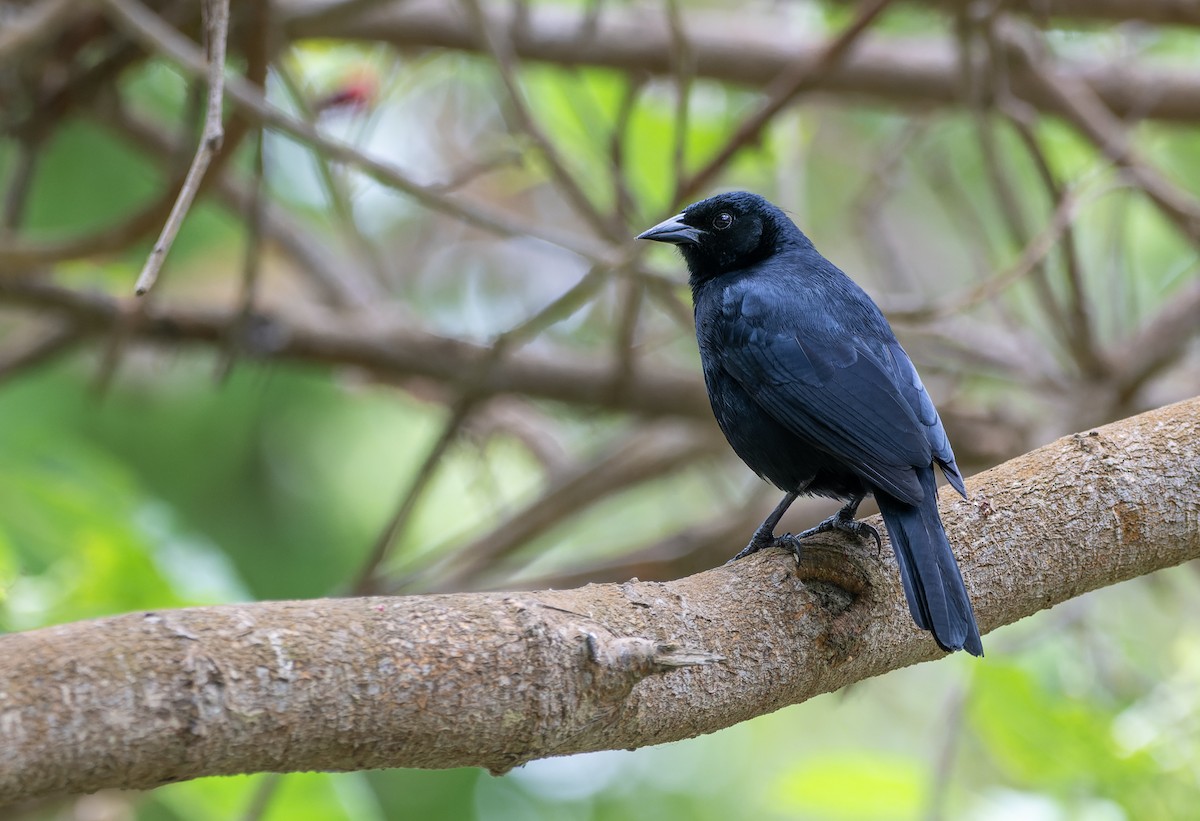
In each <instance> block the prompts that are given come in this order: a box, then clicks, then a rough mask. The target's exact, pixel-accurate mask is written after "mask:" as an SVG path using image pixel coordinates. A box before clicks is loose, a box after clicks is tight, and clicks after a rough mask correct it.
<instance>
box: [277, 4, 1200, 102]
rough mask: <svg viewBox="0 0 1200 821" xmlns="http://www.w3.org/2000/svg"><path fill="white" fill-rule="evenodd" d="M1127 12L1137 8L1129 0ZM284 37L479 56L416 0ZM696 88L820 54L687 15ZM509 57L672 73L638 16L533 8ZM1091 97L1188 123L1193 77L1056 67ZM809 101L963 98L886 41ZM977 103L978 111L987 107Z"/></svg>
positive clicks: (305, 26)
mask: <svg viewBox="0 0 1200 821" xmlns="http://www.w3.org/2000/svg"><path fill="white" fill-rule="evenodd" d="M1127 2H1130V3H1133V4H1135V5H1136V4H1137V2H1138V0H1127ZM281 12H282V14H283V15H284V27H285V30H286V31H287V33H288V35H289V36H290V37H292V38H304V37H338V38H346V39H351V40H365V41H369V42H379V41H384V42H389V43H392V44H393V45H395V46H397V47H400V48H449V49H456V50H460V51H467V52H474V53H482V52H483V49H482V48H481V46H480V43H479V41H478V38H477V37H476V36H475V33H474V30H473V27H472V26H471V25H470V23H469V21H467V20H466V19H465V18H464V17H463V16H462V15H460V14H459V13H458V12H457V9H456V8H455V7H454V5H453V4H450V3H423V2H418V1H417V0H412V2H407V3H403V4H388V5H386V6H383V5H381V6H378V7H375V8H370V9H366V10H362V11H360V12H358V13H355V14H346V15H338V14H333V15H330V4H329V3H328V2H326V0H319V2H314V1H313V0H310V1H309V2H297V3H289V4H288V5H287V7H286V8H284V9H282V10H281ZM687 36H688V43H689V46H690V49H691V55H692V58H693V62H692V65H693V66H694V72H695V77H697V78H705V79H711V80H720V81H723V82H730V83H737V84H742V85H747V86H752V87H755V88H761V87H765V86H766V85H767V84H768V83H770V82H771V81H772V80H773V79H774V78H776V77H778V76H779V74H780V72H782V71H784V70H786V69H787V68H788V67H789V66H796V65H801V64H803V63H805V62H807V63H808V64H810V65H811V64H815V63H816V62H818V61H819V60H820V55H821V53H822V49H823V48H824V44H823V43H819V42H812V41H804V40H797V39H795V38H792V37H787V36H781V31H780V28H779V26H778V25H775V24H774V23H770V22H766V23H764V22H758V23H755V22H753V21H749V20H744V21H740V22H739V26H738V30H737V31H736V32H731V31H730V30H729V25H728V17H727V16H725V15H723V14H722V15H705V14H703V13H701V12H695V13H690V12H689V14H688V15H687ZM509 38H510V40H511V42H512V46H513V52H514V54H515V55H516V56H518V57H520V58H521V59H523V60H527V61H529V60H532V61H544V62H549V63H554V64H557V65H565V66H598V67H605V68H614V69H619V70H622V71H637V72H648V73H651V74H656V75H659V76H662V77H670V76H672V73H673V71H674V65H673V57H672V55H673V51H672V46H671V43H672V34H671V31H670V27H669V25H667V24H666V23H665V22H664V21H662V20H660V19H657V18H656V17H655V16H652V15H647V14H645V13H644V12H641V11H637V10H632V9H631V10H629V11H627V12H626V11H622V10H619V9H614V8H606V9H605V13H604V14H603V15H601V16H600V19H599V22H598V24H597V25H595V26H592V27H590V28H589V27H588V26H587V25H586V21H585V19H584V18H582V17H581V16H580V15H579V14H578V13H577V12H575V11H573V10H569V9H566V8H561V7H556V6H547V5H536V6H532V7H531V8H530V9H529V11H528V13H527V14H525V15H521V16H520V17H519V18H516V19H514V21H513V30H512V31H511V32H510V33H509ZM1055 73H1056V75H1057V76H1060V77H1070V78H1073V79H1075V80H1077V81H1078V82H1081V83H1084V84H1086V85H1087V86H1089V87H1091V88H1092V90H1093V91H1094V93H1095V94H1096V96H1097V97H1099V99H1101V100H1102V101H1103V102H1104V104H1105V105H1106V106H1107V107H1108V108H1109V109H1111V110H1112V111H1113V112H1114V113H1116V114H1117V115H1118V116H1121V117H1126V116H1130V115H1137V116H1140V117H1145V118H1150V119H1164V120H1176V121H1182V122H1196V121H1198V120H1200V77H1197V75H1196V73H1195V72H1194V71H1191V70H1189V69H1187V68H1186V67H1180V68H1178V69H1171V68H1145V67H1141V66H1135V65H1128V64H1120V65H1117V64H1113V63H1112V62H1105V61H1097V62H1094V63H1088V64H1080V65H1063V66H1061V67H1056V68H1055ZM1011 87H1012V92H1013V93H1014V94H1016V95H1017V96H1019V97H1020V98H1021V99H1023V100H1026V101H1028V102H1029V103H1030V104H1031V105H1033V106H1034V107H1035V108H1036V109H1038V110H1039V111H1041V112H1045V113H1052V114H1066V113H1067V109H1066V108H1065V107H1064V105H1063V101H1062V100H1061V99H1059V98H1058V97H1057V96H1056V95H1054V94H1052V93H1050V92H1048V91H1047V90H1046V89H1045V88H1043V87H1042V86H1041V85H1040V84H1039V83H1038V82H1037V81H1036V80H1035V79H1034V78H1032V77H1030V76H1028V75H1027V74H1025V73H1023V72H1017V73H1015V74H1014V75H1013V76H1012V77H1011ZM818 90H819V91H822V92H825V93H826V94H828V95H831V96H832V97H833V98H835V99H837V100H842V101H844V100H846V99H847V98H861V97H868V98H871V99H873V100H876V101H879V102H882V103H885V104H889V105H900V106H915V107H919V108H921V109H922V110H925V109H928V108H930V107H932V106H961V105H962V104H963V103H964V102H965V101H966V99H967V93H966V89H964V88H963V87H962V75H961V72H960V70H959V66H958V61H957V57H956V56H955V52H954V50H953V49H952V48H950V47H949V46H948V45H947V44H946V43H944V42H939V41H936V40H931V39H920V40H909V41H905V40H903V39H902V38H896V37H890V38H888V39H887V40H886V41H882V40H876V41H864V42H861V43H859V44H858V45H857V46H856V48H855V51H854V54H852V55H851V56H850V57H849V58H848V59H847V60H846V61H845V62H844V63H842V64H841V65H840V66H838V67H836V68H834V69H833V70H831V71H830V72H829V73H828V75H827V76H825V77H824V78H823V79H822V82H821V83H820V88H819V89H818ZM982 102H984V103H988V102H989V101H988V100H986V99H985V100H983V101H982Z"/></svg>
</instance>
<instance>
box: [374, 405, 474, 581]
mask: <svg viewBox="0 0 1200 821" xmlns="http://www.w3.org/2000/svg"><path fill="white" fill-rule="evenodd" d="M477 404H478V397H477V394H475V393H474V392H470V393H466V392H465V393H463V394H462V395H461V396H460V397H459V399H458V401H457V402H455V403H454V405H453V407H452V408H451V409H450V416H449V417H447V419H446V422H445V424H443V426H442V432H441V433H440V434H439V435H438V438H437V439H435V440H434V442H433V444H432V445H431V446H430V448H429V452H428V453H426V454H425V458H424V459H423V460H422V461H421V465H420V467H418V468H417V471H416V473H414V474H413V477H412V479H411V480H410V481H409V483H408V487H407V488H406V489H405V491H404V493H403V494H402V495H401V497H400V503H399V504H398V505H397V506H396V510H395V512H394V513H393V514H392V516H391V518H390V519H389V520H388V523H387V526H386V527H384V529H383V531H382V532H381V533H380V534H379V538H377V539H376V540H375V545H374V547H372V548H371V552H370V553H369V554H367V559H366V561H365V562H363V564H362V567H361V568H360V569H359V571H358V575H357V577H356V578H355V581H354V584H353V586H352V588H351V590H352V592H353V594H354V595H356V596H367V595H371V594H373V593H375V592H377V591H376V590H375V581H376V577H377V576H378V574H379V570H380V568H381V567H382V566H383V563H384V562H385V561H386V560H387V557H388V554H389V553H391V550H392V546H393V545H394V544H396V541H397V540H398V539H399V538H400V534H402V533H403V532H404V529H405V528H406V527H407V526H408V523H409V521H410V520H411V519H412V514H413V512H414V511H415V510H416V509H417V505H418V503H419V502H420V501H421V497H422V495H424V493H425V490H426V489H427V488H428V487H429V484H430V482H431V481H432V480H433V477H434V475H435V474H436V473H437V469H438V467H439V466H440V465H441V463H442V459H443V458H444V457H445V455H446V452H447V451H448V450H449V449H450V446H451V445H452V444H454V441H455V439H457V438H458V433H459V431H460V430H462V426H463V425H464V424H465V423H466V421H467V418H468V417H469V416H470V415H471V412H472V411H473V410H474V409H475V407H476V405H477Z"/></svg>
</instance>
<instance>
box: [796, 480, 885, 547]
mask: <svg viewBox="0 0 1200 821" xmlns="http://www.w3.org/2000/svg"><path fill="white" fill-rule="evenodd" d="M865 498H866V494H865V493H860V494H859V495H857V496H855V497H853V498H852V499H850V501H849V502H847V503H846V504H845V506H844V507H842V509H841V510H839V511H838V512H837V513H835V514H833V515H832V516H830V517H829V518H828V519H826V520H825V521H823V522H821V523H820V524H819V525H817V526H816V527H810V528H809V529H808V530H806V531H804V532H803V533H797V534H796V535H795V536H793V537H792V538H793V539H806V538H808V537H809V536H816V535H817V534H818V533H828V532H829V531H831V530H840V531H842V532H843V533H849V534H850V535H852V536H854V537H855V538H859V539H861V538H862V537H863V536H871V537H872V538H874V539H875V547H876V549H878V550H882V549H883V540H882V539H880V538H879V531H878V530H876V529H875V528H873V527H871V526H870V525H869V524H867V523H866V522H860V521H858V520H857V519H855V518H854V514H855V513H857V512H858V506H859V505H861V504H862V500H863V499H865Z"/></svg>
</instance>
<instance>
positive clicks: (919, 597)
mask: <svg viewBox="0 0 1200 821" xmlns="http://www.w3.org/2000/svg"><path fill="white" fill-rule="evenodd" d="M917 474H918V477H919V479H920V481H921V487H922V488H923V489H924V491H925V498H924V499H923V500H922V501H921V503H920V504H919V505H907V504H904V503H903V502H901V501H899V500H897V499H894V498H892V497H890V496H888V495H887V494H884V493H876V494H875V500H876V501H877V502H878V503H879V512H880V513H882V514H883V521H884V524H886V525H887V529H888V535H889V536H890V537H891V540H892V547H893V549H895V551H896V563H897V564H898V565H900V579H901V581H903V582H904V594H905V595H906V596H907V597H908V609H909V611H910V612H911V613H912V617H913V621H915V622H916V623H917V625H918V626H920V627H921V628H923V629H925V630H928V631H930V632H931V633H933V638H934V641H936V642H937V643H938V646H939V647H941V648H942V649H943V650H945V651H947V652H951V651H954V650H966V651H967V652H968V653H970V654H972V655H975V656H982V655H983V643H982V642H981V641H980V639H979V627H978V626H977V625H976V624H975V613H974V611H972V610H971V600H970V599H968V598H967V588H966V587H965V586H964V585H963V580H962V574H961V573H960V572H959V570H958V563H957V562H956V561H955V560H954V553H953V552H951V550H950V542H949V540H947V539H946V531H945V530H943V529H942V520H941V519H940V518H939V517H938V510H937V480H936V478H935V476H934V473H933V467H932V466H931V467H928V468H924V469H918V471H917Z"/></svg>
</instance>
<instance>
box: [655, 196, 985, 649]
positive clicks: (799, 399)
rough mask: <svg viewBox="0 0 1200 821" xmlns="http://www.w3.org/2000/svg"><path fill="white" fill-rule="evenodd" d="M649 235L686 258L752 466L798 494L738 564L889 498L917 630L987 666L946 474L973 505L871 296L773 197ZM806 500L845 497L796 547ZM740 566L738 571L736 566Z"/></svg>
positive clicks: (730, 199) (730, 201) (857, 529)
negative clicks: (952, 527)
mask: <svg viewBox="0 0 1200 821" xmlns="http://www.w3.org/2000/svg"><path fill="white" fill-rule="evenodd" d="M638 239H649V240H655V241H657V242H668V243H671V244H673V245H676V246H678V247H679V251H680V253H682V254H683V258H684V261H685V262H687V267H688V271H689V273H690V278H689V284H690V285H691V288H692V298H693V301H694V303H695V311H696V339H697V341H698V342H699V343H700V361H701V363H702V364H703V367H704V382H705V385H706V386H707V388H708V398H709V401H710V402H711V403H712V408H713V413H714V414H715V415H716V417H717V422H718V424H720V426H721V430H722V431H724V432H725V438H726V439H728V440H729V444H730V445H732V446H733V449H734V451H735V452H736V453H737V455H738V456H740V457H741V459H742V461H743V462H745V463H746V464H747V465H748V466H749V467H750V469H751V470H753V471H754V472H755V473H757V474H758V475H759V476H760V477H762V478H764V479H766V480H768V481H770V482H771V483H772V484H774V485H775V486H777V487H778V488H779V489H780V490H783V491H784V492H785V493H786V495H785V496H784V497H783V500H782V501H781V502H780V503H779V505H778V506H777V507H776V508H775V510H774V511H773V512H772V513H771V515H770V516H768V517H767V519H766V521H764V522H763V523H762V525H761V526H759V528H758V530H757V531H755V533H754V536H753V537H752V538H751V539H750V543H749V544H748V545H746V548H745V549H744V550H742V551H741V552H740V553H738V554H737V555H736V556H734V558H733V560H736V559H740V558H742V557H743V556H748V555H749V554H751V553H754V552H756V551H758V550H761V549H762V548H764V547H772V546H784V547H788V548H789V549H791V550H793V551H798V550H799V545H798V544H797V542H796V540H797V539H803V538H804V537H806V536H811V535H813V534H815V533H821V532H825V531H829V530H843V531H847V532H849V533H852V534H854V535H855V536H863V535H870V536H873V537H874V538H875V540H876V542H877V543H880V539H879V533H878V532H876V530H875V529H874V528H873V527H871V526H870V525H868V524H866V523H865V522H860V521H857V520H855V518H854V515H855V513H856V511H857V510H858V506H859V504H860V503H861V502H862V500H863V498H865V497H866V495H867V494H868V493H870V494H873V495H874V496H875V499H876V501H877V502H878V503H879V510H880V512H881V513H882V514H883V521H884V523H885V524H886V525H887V529H888V533H889V534H890V535H891V541H892V546H893V548H894V549H895V551H896V563H897V564H898V565H899V566H900V577H901V580H902V581H903V582H904V592H905V594H906V595H907V597H908V607H909V610H910V612H911V613H912V617H913V620H914V621H915V622H916V623H917V624H918V625H919V626H920V627H921V628H923V629H925V630H929V631H930V632H931V633H933V638H934V640H935V641H936V642H937V643H938V646H939V647H941V648H942V649H943V650H946V651H953V650H962V649H965V650H967V652H969V653H972V654H974V655H976V656H981V655H983V644H982V643H981V641H980V638H979V628H978V626H976V624H975V614H974V613H973V612H972V610H971V602H970V600H969V599H968V598H967V590H966V587H964V586H963V580H962V575H961V574H960V573H959V570H958V564H957V563H956V562H955V560H954V554H953V552H951V550H950V543H949V541H948V540H947V539H946V532H945V531H944V530H943V529H942V521H941V519H940V518H939V516H938V509H937V479H936V476H935V474H934V470H933V466H934V465H935V464H936V465H938V466H939V467H940V468H941V470H942V473H943V474H945V476H946V479H947V480H948V481H949V482H950V484H951V485H952V486H953V487H954V489H955V490H957V491H958V492H959V493H961V494H962V495H963V497H964V498H965V497H966V488H965V487H964V486H963V479H962V474H960V473H959V471H958V466H957V465H956V464H955V463H954V452H953V451H952V450H951V449H950V441H949V440H948V439H947V438H946V431H945V429H944V428H943V427H942V422H941V419H939V418H938V413H937V409H936V408H934V406H933V402H932V401H931V400H930V398H929V394H928V393H927V392H926V391H925V386H924V385H922V384H921V378H920V377H919V376H918V375H917V370H916V368H915V367H914V366H913V363H912V360H910V359H909V358H908V354H906V353H905V352H904V349H903V348H901V347H900V343H899V342H897V341H896V336H895V334H894V333H892V329H891V326H890V325H888V322H887V320H886V319H885V318H884V316H883V313H882V312H881V311H880V310H879V308H878V306H876V305H875V303H874V302H873V301H871V298H870V297H869V296H867V294H866V293H865V292H864V291H863V290H862V289H861V288H860V287H858V285H856V284H855V283H854V282H853V281H852V280H851V279H850V278H849V277H848V276H846V275H845V274H844V273H842V271H841V270H840V269H838V267H837V266H836V265H834V264H833V263H832V262H830V261H829V260H827V259H825V257H823V256H821V254H820V253H819V252H818V251H817V249H816V248H814V247H813V244H812V242H811V241H810V240H809V238H808V237H806V236H805V235H804V234H803V233H802V232H801V231H800V229H799V228H797V227H796V225H795V224H794V223H793V222H792V221H791V220H790V219H789V218H788V217H787V215H786V214H784V213H783V212H782V211H781V210H779V208H777V207H775V206H774V205H772V204H771V203H769V202H768V201H767V200H765V199H763V198H762V197H760V196H758V195H756V194H750V193H747V192H744V191H741V192H736V193H731V194H719V195H717V196H715V197H710V198H709V199H706V200H703V201H701V202H697V203H695V204H694V205H689V206H688V207H687V208H685V209H684V210H683V212H682V213H681V214H679V215H678V216H676V217H671V218H670V219H669V220H666V221H665V222H661V223H659V224H658V225H656V226H654V227H653V228H651V229H650V230H648V231H646V232H644V233H642V234H641V235H639V237H638ZM801 493H805V494H813V495H821V496H830V497H834V498H837V499H845V500H847V502H846V505H845V506H844V507H843V508H842V509H841V510H839V511H838V512H837V513H836V514H835V515H833V516H832V517H830V518H828V519H826V520H825V521H823V522H821V523H820V524H819V525H817V526H816V527H814V528H811V529H810V530H806V531H804V532H803V533H800V534H797V535H796V536H795V537H789V536H785V537H783V538H782V539H777V538H776V537H775V535H774V534H775V526H776V525H777V524H778V523H779V520H780V519H781V518H782V517H783V514H784V512H785V511H786V510H787V509H788V506H789V505H791V504H792V502H794V501H795V500H796V497H797V496H798V495H800V494H801ZM733 560H731V561H733Z"/></svg>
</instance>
